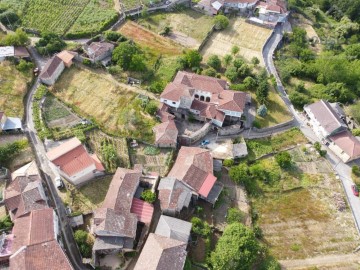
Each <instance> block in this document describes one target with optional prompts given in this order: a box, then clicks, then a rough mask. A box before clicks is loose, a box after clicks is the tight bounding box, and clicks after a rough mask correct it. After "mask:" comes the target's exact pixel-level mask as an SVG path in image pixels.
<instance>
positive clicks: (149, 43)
mask: <svg viewBox="0 0 360 270" xmlns="http://www.w3.org/2000/svg"><path fill="white" fill-rule="evenodd" d="M117 31H118V32H120V33H121V34H123V35H124V36H126V37H127V38H129V39H132V40H133V41H135V43H137V44H139V45H140V46H142V47H148V48H149V49H151V51H153V52H156V53H160V54H165V55H179V54H181V53H182V49H183V48H182V47H181V46H179V45H178V44H176V43H175V42H174V41H172V40H170V39H167V38H165V37H163V36H160V35H158V34H156V33H154V32H151V31H149V30H147V29H145V28H144V27H142V26H141V25H139V24H137V23H135V22H132V21H127V22H126V23H125V24H123V25H122V26H121V27H120V28H119V29H118V30H117Z"/></svg>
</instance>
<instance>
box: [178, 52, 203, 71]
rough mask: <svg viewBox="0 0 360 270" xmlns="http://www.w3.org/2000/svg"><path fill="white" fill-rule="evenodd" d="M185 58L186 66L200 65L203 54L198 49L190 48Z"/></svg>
mask: <svg viewBox="0 0 360 270" xmlns="http://www.w3.org/2000/svg"><path fill="white" fill-rule="evenodd" d="M183 60H184V63H185V67H188V68H194V67H199V66H200V63H201V61H202V56H201V54H200V53H199V52H198V51H197V50H189V51H187V52H186V53H185V55H184V56H183Z"/></svg>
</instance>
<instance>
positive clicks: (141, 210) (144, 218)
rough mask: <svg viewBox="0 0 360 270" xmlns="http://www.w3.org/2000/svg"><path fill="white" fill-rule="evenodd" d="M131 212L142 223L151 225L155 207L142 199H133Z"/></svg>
mask: <svg viewBox="0 0 360 270" xmlns="http://www.w3.org/2000/svg"><path fill="white" fill-rule="evenodd" d="M130 212H131V213H133V214H135V215H136V216H137V218H138V220H139V221H140V222H143V223H147V224H150V223H151V219H152V216H153V213H154V206H153V205H152V204H150V203H147V202H144V201H142V200H140V199H137V198H133V201H132V204H131V209H130Z"/></svg>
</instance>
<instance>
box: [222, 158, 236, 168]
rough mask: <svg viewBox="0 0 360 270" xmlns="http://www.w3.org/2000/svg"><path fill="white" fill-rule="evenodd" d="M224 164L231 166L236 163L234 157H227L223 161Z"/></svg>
mask: <svg viewBox="0 0 360 270" xmlns="http://www.w3.org/2000/svg"><path fill="white" fill-rule="evenodd" d="M223 165H224V166H225V167H231V166H233V165H234V160H233V159H225V160H224V162H223Z"/></svg>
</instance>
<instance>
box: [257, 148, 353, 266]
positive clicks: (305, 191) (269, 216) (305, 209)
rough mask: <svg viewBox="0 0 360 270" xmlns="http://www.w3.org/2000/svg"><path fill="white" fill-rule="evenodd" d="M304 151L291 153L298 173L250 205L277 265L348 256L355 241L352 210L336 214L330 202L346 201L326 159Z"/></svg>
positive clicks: (285, 174) (284, 175)
mask: <svg viewBox="0 0 360 270" xmlns="http://www.w3.org/2000/svg"><path fill="white" fill-rule="evenodd" d="M302 147H303V146H300V147H297V148H296V149H294V150H291V151H290V153H291V155H292V157H293V160H294V161H295V162H296V166H297V169H296V170H295V171H293V172H286V171H283V172H282V175H281V177H282V179H281V180H280V182H279V183H278V184H277V186H275V187H266V188H267V190H266V191H265V192H264V193H263V194H262V195H261V196H259V197H258V198H255V199H253V206H254V207H255V208H256V210H257V212H258V213H259V219H258V224H259V225H260V227H261V229H262V231H263V234H264V241H265V242H266V243H267V244H268V246H269V247H270V251H271V254H272V255H273V256H275V257H276V258H277V259H279V260H294V259H305V258H311V257H317V256H324V255H336V254H349V253H352V252H353V251H354V249H355V248H356V247H357V246H359V235H358V233H357V231H356V229H355V226H354V220H353V217H352V214H351V211H350V209H349V208H348V207H346V209H345V210H343V211H340V210H338V207H337V204H336V200H335V198H334V196H338V197H340V198H342V199H343V200H344V201H345V200H346V198H345V195H344V192H343V189H342V186H341V184H340V182H339V180H336V178H335V177H334V175H333V174H332V173H331V167H330V166H329V164H328V162H327V161H326V160H325V159H323V158H319V157H318V156H317V154H315V151H311V148H309V147H308V152H307V153H306V154H305V153H304V152H303V151H302V150H301V148H302ZM271 160H272V158H269V159H266V160H264V161H263V162H264V166H266V164H268V163H269V162H274V161H271ZM314 164H316V165H315V166H314Z"/></svg>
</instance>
